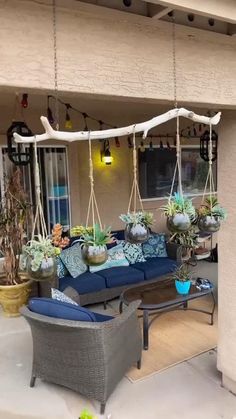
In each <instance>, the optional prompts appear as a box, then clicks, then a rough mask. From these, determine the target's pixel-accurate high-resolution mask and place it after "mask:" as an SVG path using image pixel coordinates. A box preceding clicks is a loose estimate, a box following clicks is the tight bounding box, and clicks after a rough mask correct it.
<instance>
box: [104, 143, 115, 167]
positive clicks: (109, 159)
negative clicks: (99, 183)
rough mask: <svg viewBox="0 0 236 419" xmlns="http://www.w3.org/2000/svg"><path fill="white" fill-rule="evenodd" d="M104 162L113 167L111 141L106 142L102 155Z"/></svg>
mask: <svg viewBox="0 0 236 419" xmlns="http://www.w3.org/2000/svg"><path fill="white" fill-rule="evenodd" d="M101 159H102V162H103V163H105V164H106V165H107V166H108V165H111V163H112V162H113V157H112V155H111V150H110V144H109V141H108V140H107V141H104V147H103V151H102V153H101Z"/></svg>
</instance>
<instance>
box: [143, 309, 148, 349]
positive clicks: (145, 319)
mask: <svg viewBox="0 0 236 419" xmlns="http://www.w3.org/2000/svg"><path fill="white" fill-rule="evenodd" d="M148 327H149V324H148V310H144V311H143V349H145V350H147V349H148Z"/></svg>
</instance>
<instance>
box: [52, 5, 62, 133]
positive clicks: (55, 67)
mask: <svg viewBox="0 0 236 419" xmlns="http://www.w3.org/2000/svg"><path fill="white" fill-rule="evenodd" d="M52 14H53V50H54V54H53V61H54V91H55V99H56V100H55V122H56V130H59V117H60V115H59V101H58V61H57V14H56V0H53V2H52Z"/></svg>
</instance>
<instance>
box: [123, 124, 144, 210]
mask: <svg viewBox="0 0 236 419" xmlns="http://www.w3.org/2000/svg"><path fill="white" fill-rule="evenodd" d="M135 127H136V125H134V127H133V184H132V188H131V193H130V198H129V205H128V211H127V212H128V213H130V212H131V206H132V203H133V212H134V213H135V212H136V211H137V201H138V202H139V204H140V207H141V211H144V209H143V203H142V199H141V195H140V190H139V184H138V178H137V148H136V139H135Z"/></svg>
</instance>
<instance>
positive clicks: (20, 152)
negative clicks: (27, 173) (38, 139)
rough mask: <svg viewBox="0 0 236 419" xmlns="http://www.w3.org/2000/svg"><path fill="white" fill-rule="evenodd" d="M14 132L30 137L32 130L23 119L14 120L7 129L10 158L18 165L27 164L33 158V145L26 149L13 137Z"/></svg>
mask: <svg viewBox="0 0 236 419" xmlns="http://www.w3.org/2000/svg"><path fill="white" fill-rule="evenodd" d="M14 132H17V134H20V135H23V136H24V137H30V136H32V135H33V134H32V131H31V130H30V129H29V128H28V127H27V125H26V123H25V122H23V121H13V122H12V124H11V126H10V127H9V128H8V130H7V154H8V157H9V159H10V160H11V161H12V163H14V164H15V165H16V166H26V165H27V164H29V163H30V162H31V161H32V159H33V145H32V144H30V145H29V147H28V149H27V150H26V149H25V148H23V147H24V146H22V145H21V144H16V143H15V142H14V137H13V133H14Z"/></svg>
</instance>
